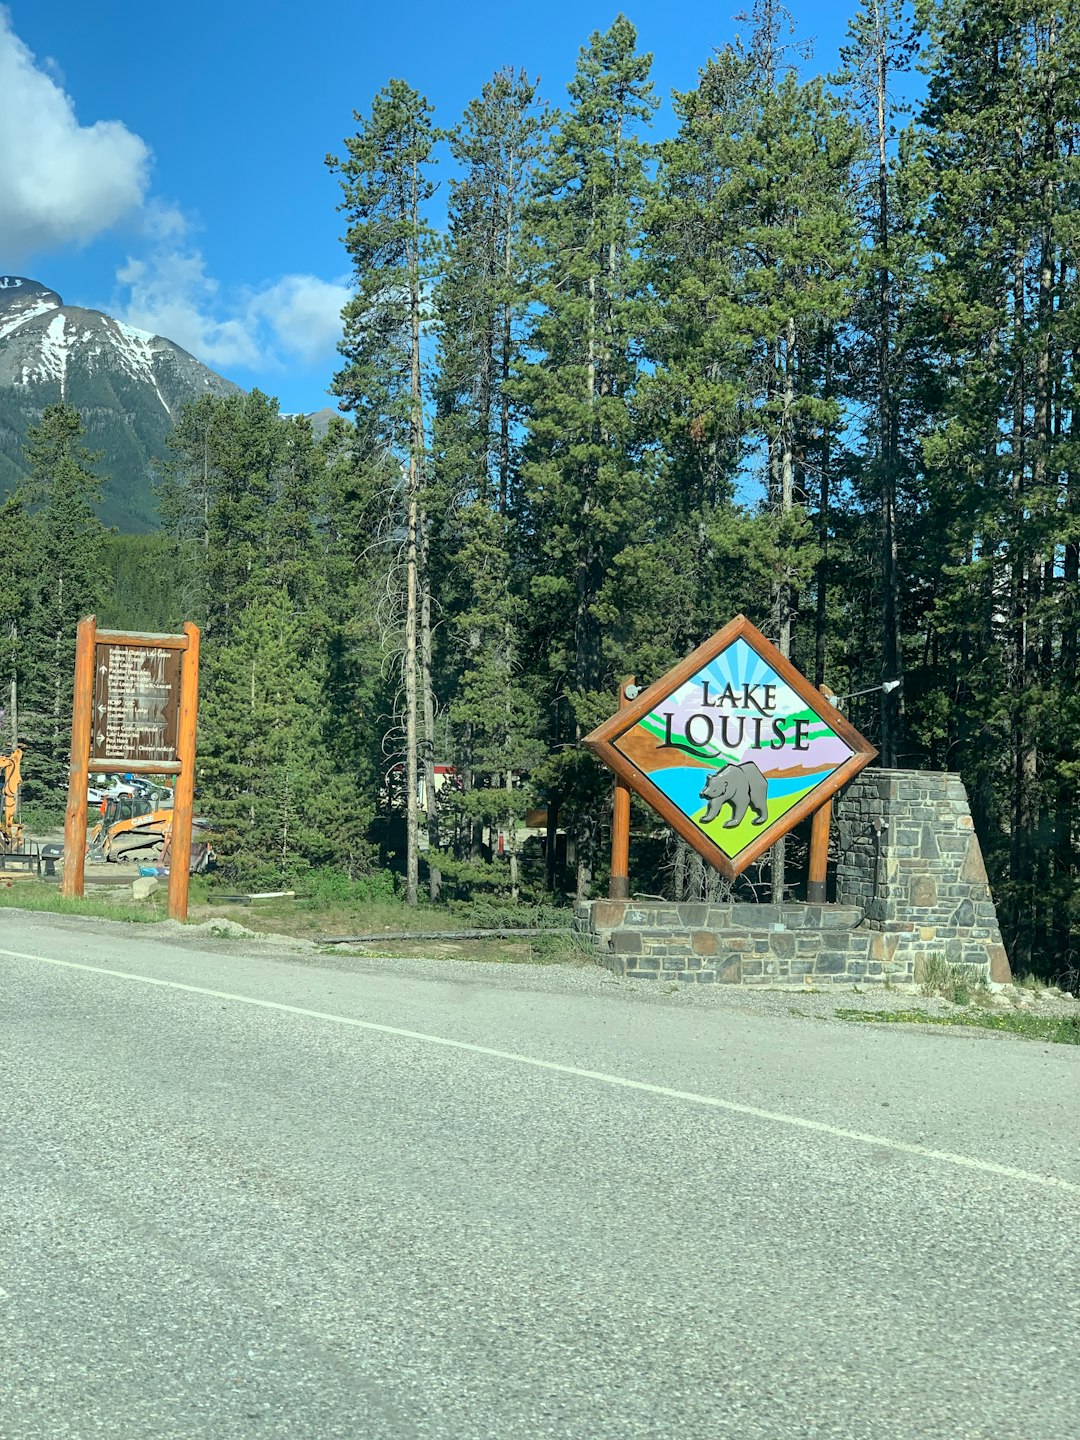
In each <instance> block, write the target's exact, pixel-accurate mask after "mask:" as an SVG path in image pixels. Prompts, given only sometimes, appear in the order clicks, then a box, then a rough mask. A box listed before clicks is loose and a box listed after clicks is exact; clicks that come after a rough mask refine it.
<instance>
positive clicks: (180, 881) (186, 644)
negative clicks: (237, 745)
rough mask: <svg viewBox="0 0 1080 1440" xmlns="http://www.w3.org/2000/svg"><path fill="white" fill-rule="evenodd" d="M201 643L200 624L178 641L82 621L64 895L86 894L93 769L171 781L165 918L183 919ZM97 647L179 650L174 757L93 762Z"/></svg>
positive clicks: (77, 651) (188, 628)
mask: <svg viewBox="0 0 1080 1440" xmlns="http://www.w3.org/2000/svg"><path fill="white" fill-rule="evenodd" d="M199 638H200V636H199V628H198V626H197V625H192V624H190V623H189V624H186V625H185V626H184V631H183V634H182V635H150V634H140V633H136V632H134V631H127V630H99V629H98V628H97V619H96V617H95V616H93V615H88V616H87V617H86V619H85V620H80V622H79V628H78V632H77V636H76V641H75V701H74V705H73V708H72V714H71V764H70V767H69V769H68V799H67V812H66V815H65V818H64V875H63V880H62V881H61V886H60V893H61V894H62V895H65V896H67V897H69V898H78V899H81V898H82V896H83V894H84V891H85V883H86V868H85V867H86V818H87V794H86V792H87V788H88V786H89V783H90V770H91V764H92V765H93V769H94V772H95V773H97V772H101V773H102V774H121V775H126V774H131V775H175V776H176V784H175V788H174V790H173V818H172V842H171V850H170V856H169V915H170V917H171V918H172V919H174V920H186V919H187V910H188V878H189V877H188V869H189V867H190V864H191V820H192V812H193V809H194V800H195V726H196V721H197V718H198V710H199ZM99 645H108V646H135V647H139V648H143V649H152V650H176V651H178V652H179V653H180V673H179V682H178V684H179V696H178V697H177V717H176V758H175V759H173V760H168V759H164V758H161V759H150V760H145V759H142V760H140V759H131V758H127V757H122V756H113V757H108V756H105V757H99V756H97V755H95V756H94V759H93V761H92V762H91V758H90V757H91V748H92V737H93V735H94V733H95V732H94V728H93V727H94V694H95V678H96V677H95V666H96V663H97V652H98V646H99ZM170 748H171V747H170Z"/></svg>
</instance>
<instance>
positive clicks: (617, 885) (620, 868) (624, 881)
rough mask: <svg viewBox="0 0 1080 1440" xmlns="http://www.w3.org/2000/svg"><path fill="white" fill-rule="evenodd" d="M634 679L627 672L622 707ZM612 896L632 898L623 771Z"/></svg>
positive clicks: (615, 809) (617, 793)
mask: <svg viewBox="0 0 1080 1440" xmlns="http://www.w3.org/2000/svg"><path fill="white" fill-rule="evenodd" d="M634 683H635V682H634V677H633V675H627V676H626V677H625V678H624V679H623V682H622V684H621V685H620V686H619V709H620V710H624V709H625V708H626V706H627V705H629V704H630V697H629V696H628V695H627V693H626V692H627V690H628V689H629V688H630V687H631V686H632V685H633V684H634ZM608 898H609V899H611V900H628V899H629V898H630V787H629V786H628V785H627V783H626V781H625V780H623V779H622V777H621V776H619V775H616V777H615V790H614V793H613V795H612V802H611V879H610V880H609V881H608Z"/></svg>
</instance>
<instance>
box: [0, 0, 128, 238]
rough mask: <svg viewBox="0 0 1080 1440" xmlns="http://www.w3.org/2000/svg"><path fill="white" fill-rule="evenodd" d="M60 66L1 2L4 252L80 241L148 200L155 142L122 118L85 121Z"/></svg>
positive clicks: (0, 231) (0, 234) (0, 227)
mask: <svg viewBox="0 0 1080 1440" xmlns="http://www.w3.org/2000/svg"><path fill="white" fill-rule="evenodd" d="M55 71H56V66H55V65H54V64H53V63H52V62H50V61H48V60H46V61H44V62H42V63H40V64H39V63H38V62H37V60H36V58H35V56H34V55H33V54H32V53H31V51H30V50H29V49H27V47H26V46H25V45H24V44H23V42H22V41H21V40H20V39H19V37H18V36H17V35H16V34H15V32H14V30H13V29H12V25H11V17H10V15H9V14H8V11H7V10H6V9H5V8H3V7H2V6H0V255H3V256H4V257H5V258H4V264H5V265H8V266H12V265H14V264H15V263H17V262H18V261H20V260H21V259H22V258H23V257H25V256H28V255H30V254H32V253H33V252H35V251H42V250H52V249H56V248H57V247H59V246H62V245H71V244H76V245H82V244H85V243H86V242H87V241H89V240H92V239H93V238H94V236H95V235H98V234H100V233H101V232H102V231H103V230H107V229H108V228H109V227H110V226H111V225H114V224H116V222H117V221H118V220H120V219H122V218H123V217H124V216H125V215H127V214H129V213H130V212H131V211H133V210H136V209H137V208H138V207H139V206H140V205H141V204H142V202H143V199H144V196H145V194H146V187H147V182H148V172H149V166H150V150H149V148H148V147H147V146H146V144H145V143H144V142H143V141H142V140H141V139H140V138H139V136H138V135H135V134H133V133H132V132H131V131H130V130H129V129H127V127H126V126H125V125H123V124H121V123H120V121H118V120H99V121H97V122H96V123H95V124H93V125H80V124H79V121H78V119H77V118H76V115H75V107H74V105H73V104H72V101H71V99H70V97H69V96H68V95H67V94H65V92H64V90H63V88H62V87H61V85H60V84H58V83H57V80H56V79H54V78H53V73H50V72H55Z"/></svg>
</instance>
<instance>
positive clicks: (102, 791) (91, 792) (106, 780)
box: [86, 775, 139, 805]
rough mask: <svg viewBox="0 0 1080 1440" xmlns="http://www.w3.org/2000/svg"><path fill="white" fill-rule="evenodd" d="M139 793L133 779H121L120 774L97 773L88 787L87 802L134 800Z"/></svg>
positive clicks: (94, 803) (92, 803)
mask: <svg viewBox="0 0 1080 1440" xmlns="http://www.w3.org/2000/svg"><path fill="white" fill-rule="evenodd" d="M138 793H139V792H138V790H137V789H136V787H135V784H134V783H133V782H132V781H129V780H121V779H120V777H119V775H95V776H93V777H92V778H91V781H90V784H89V785H88V786H87V787H86V803H87V804H88V805H100V804H101V802H102V800H132V799H134V797H135V796H136V795H137V794H138Z"/></svg>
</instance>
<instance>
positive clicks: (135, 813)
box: [86, 797, 215, 873]
mask: <svg viewBox="0 0 1080 1440" xmlns="http://www.w3.org/2000/svg"><path fill="white" fill-rule="evenodd" d="M172 820H173V812H172V810H171V809H155V807H154V806H153V804H152V803H151V802H150V801H149V800H139V799H136V798H130V799H129V798H126V797H125V798H123V799H117V800H108V801H106V803H105V809H104V813H103V814H102V817H101V819H100V820H99V821H98V823H97V824H96V825H95V826H94V829H93V830H92V831H91V833H90V838H89V840H88V841H87V842H86V853H87V855H88V856H89V857H90V859H92V860H105V861H108V862H110V863H112V864H114V865H115V864H116V863H118V862H119V861H122V860H128V859H131V860H151V859H154V858H156V859H157V860H158V862H159V863H161V864H166V865H167V864H168V860H169V850H170V847H171V844H172ZM192 827H193V840H192V846H191V868H192V872H193V873H198V872H200V871H202V870H205V869H207V868H208V867H209V866H210V865H212V864H213V863H214V859H215V857H214V851H213V847H212V845H211V836H210V827H209V826H208V824H207V822H206V821H205V820H203V819H200V817H199V816H196V817H195V819H194V820H193V821H192ZM155 852H156V855H155Z"/></svg>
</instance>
